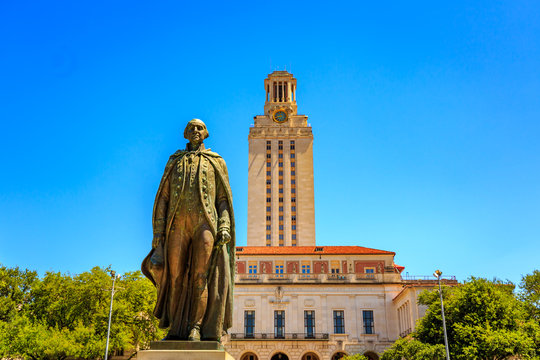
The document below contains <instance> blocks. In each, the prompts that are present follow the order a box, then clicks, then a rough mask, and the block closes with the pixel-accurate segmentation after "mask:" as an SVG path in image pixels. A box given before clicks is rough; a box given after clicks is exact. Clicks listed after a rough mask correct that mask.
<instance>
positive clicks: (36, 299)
mask: <svg viewBox="0 0 540 360" xmlns="http://www.w3.org/2000/svg"><path fill="white" fill-rule="evenodd" d="M108 270H109V269H102V268H99V267H95V268H93V269H92V270H90V271H88V272H84V273H82V274H79V275H75V276H72V275H70V274H61V273H57V272H47V273H46V274H45V275H44V276H43V278H41V279H40V278H38V276H37V274H36V272H33V271H29V270H25V271H21V270H19V269H18V268H11V269H10V268H6V267H4V266H0V294H1V295H2V297H1V298H0V358H8V359H9V358H11V359H13V358H22V359H36V360H38V359H51V360H52V359H60V360H62V359H64V358H67V357H70V358H80V359H96V358H100V357H103V356H104V352H105V342H106V336H107V324H108V316H109V306H110V295H111V286H112V280H111V277H110V275H109V274H108ZM154 303H155V290H154V287H153V285H152V284H151V283H150V281H148V280H147V279H146V278H144V277H143V276H142V274H141V273H140V271H136V272H130V273H126V274H124V276H122V277H121V278H120V279H119V280H117V281H116V286H115V296H114V302H113V312H112V326H111V337H110V344H109V351H110V353H111V354H113V353H114V352H116V351H123V350H130V349H138V348H147V347H148V345H149V342H150V341H151V340H156V339H159V338H161V337H163V336H164V332H163V330H160V329H158V327H157V324H158V323H157V320H156V319H155V318H154V316H153V315H152V310H153V305H154Z"/></svg>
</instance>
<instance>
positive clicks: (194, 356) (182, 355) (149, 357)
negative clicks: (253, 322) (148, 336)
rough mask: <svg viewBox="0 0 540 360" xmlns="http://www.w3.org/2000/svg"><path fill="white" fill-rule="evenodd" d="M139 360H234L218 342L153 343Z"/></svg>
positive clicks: (141, 351) (140, 354)
mask: <svg viewBox="0 0 540 360" xmlns="http://www.w3.org/2000/svg"><path fill="white" fill-rule="evenodd" d="M137 360H234V358H233V357H232V356H231V355H230V354H229V353H228V352H226V351H225V349H224V348H223V346H222V345H221V344H220V343H218V342H217V341H152V342H151V343H150V350H140V351H139V352H138V353H137Z"/></svg>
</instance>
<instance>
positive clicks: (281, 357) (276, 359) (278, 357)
mask: <svg viewBox="0 0 540 360" xmlns="http://www.w3.org/2000/svg"><path fill="white" fill-rule="evenodd" d="M271 360H289V357H288V356H287V355H285V354H284V353H277V354H275V355H274V356H272V359H271Z"/></svg>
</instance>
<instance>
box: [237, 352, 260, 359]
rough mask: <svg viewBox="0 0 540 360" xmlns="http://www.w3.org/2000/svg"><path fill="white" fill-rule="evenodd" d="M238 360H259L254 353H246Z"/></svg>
mask: <svg viewBox="0 0 540 360" xmlns="http://www.w3.org/2000/svg"><path fill="white" fill-rule="evenodd" d="M240 360H259V358H258V357H257V355H255V354H254V353H246V354H244V355H242V357H241V358H240Z"/></svg>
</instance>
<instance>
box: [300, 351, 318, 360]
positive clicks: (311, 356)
mask: <svg viewBox="0 0 540 360" xmlns="http://www.w3.org/2000/svg"><path fill="white" fill-rule="evenodd" d="M302 360H319V357H318V356H317V354H315V353H312V352H309V353H307V354H304V356H302Z"/></svg>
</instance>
